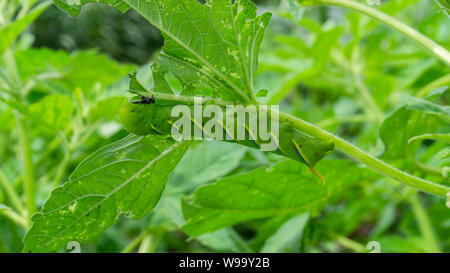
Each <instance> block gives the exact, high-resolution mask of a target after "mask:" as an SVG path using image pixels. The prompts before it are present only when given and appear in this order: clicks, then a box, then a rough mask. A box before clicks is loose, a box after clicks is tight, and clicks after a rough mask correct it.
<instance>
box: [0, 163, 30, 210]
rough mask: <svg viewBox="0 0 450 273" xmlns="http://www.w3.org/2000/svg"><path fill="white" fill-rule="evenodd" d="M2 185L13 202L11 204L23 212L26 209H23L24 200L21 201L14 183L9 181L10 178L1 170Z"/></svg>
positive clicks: (0, 179)
mask: <svg viewBox="0 0 450 273" xmlns="http://www.w3.org/2000/svg"><path fill="white" fill-rule="evenodd" d="M0 186H2V187H3V189H4V190H5V193H6V195H7V196H8V198H9V201H10V202H11V205H12V206H13V207H14V208H15V209H16V210H17V211H18V212H19V213H23V211H24V210H23V206H22V202H20V198H19V196H18V195H17V193H16V191H15V190H14V188H13V186H12V184H11V183H10V182H9V181H8V179H6V176H5V174H4V173H3V171H1V170H0Z"/></svg>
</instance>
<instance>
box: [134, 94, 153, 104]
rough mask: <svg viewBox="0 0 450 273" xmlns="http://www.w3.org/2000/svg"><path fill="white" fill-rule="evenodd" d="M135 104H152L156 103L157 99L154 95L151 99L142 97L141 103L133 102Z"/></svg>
mask: <svg viewBox="0 0 450 273" xmlns="http://www.w3.org/2000/svg"><path fill="white" fill-rule="evenodd" d="M131 103H133V104H152V103H155V97H154V96H153V95H152V97H151V98H149V97H146V96H141V100H139V101H132V102H131Z"/></svg>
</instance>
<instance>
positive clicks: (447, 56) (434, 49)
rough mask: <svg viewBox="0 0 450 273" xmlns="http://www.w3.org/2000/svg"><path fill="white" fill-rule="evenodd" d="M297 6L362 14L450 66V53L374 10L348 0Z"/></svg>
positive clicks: (302, 0) (301, 0) (306, 1)
mask: <svg viewBox="0 0 450 273" xmlns="http://www.w3.org/2000/svg"><path fill="white" fill-rule="evenodd" d="M297 2H298V4H299V5H302V6H314V5H334V6H340V7H345V8H349V9H352V10H355V11H357V12H360V13H362V14H365V15H368V16H370V17H372V18H374V19H375V20H377V21H379V22H382V23H384V24H386V25H388V26H390V27H392V28H393V29H395V30H397V31H398V32H400V33H402V34H404V35H405V36H406V37H408V38H410V39H412V40H413V41H416V42H417V43H419V44H420V45H422V46H423V47H424V48H426V49H427V50H429V51H430V52H431V53H433V54H434V55H435V56H436V57H438V58H439V59H441V60H442V61H443V62H444V63H445V64H447V65H450V52H448V51H447V50H446V49H445V48H444V47H442V46H440V45H439V44H437V43H436V42H434V41H433V40H431V39H430V38H428V37H426V36H425V35H423V34H421V33H420V32H418V31H417V30H415V29H413V28H411V27H410V26H408V25H405V24H404V23H402V22H400V21H398V20H397V19H395V18H393V17H391V16H389V15H387V14H385V13H383V12H381V11H378V10H376V9H374V8H371V7H368V6H367V5H363V4H360V3H357V2H355V1H350V0H297Z"/></svg>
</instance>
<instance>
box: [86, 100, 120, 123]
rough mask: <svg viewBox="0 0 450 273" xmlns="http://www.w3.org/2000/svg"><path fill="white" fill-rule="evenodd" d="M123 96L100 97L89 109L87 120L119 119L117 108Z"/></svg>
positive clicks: (118, 108)
mask: <svg viewBox="0 0 450 273" xmlns="http://www.w3.org/2000/svg"><path fill="white" fill-rule="evenodd" d="M124 100H126V98H125V97H119V96H118V97H109V98H105V99H101V100H99V101H97V102H96V104H95V105H94V106H93V107H92V108H91V109H89V115H88V116H89V120H90V121H91V122H96V121H99V120H102V119H111V120H119V110H120V107H121V106H122V103H123V101H124Z"/></svg>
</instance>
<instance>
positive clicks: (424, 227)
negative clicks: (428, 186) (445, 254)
mask: <svg viewBox="0 0 450 273" xmlns="http://www.w3.org/2000/svg"><path fill="white" fill-rule="evenodd" d="M409 201H410V203H411V206H412V210H413V213H414V216H415V218H416V221H417V224H418V225H419V229H420V231H421V233H422V235H423V239H424V242H425V247H426V251H427V252H431V253H440V252H441V249H440V247H439V243H438V239H437V237H436V234H435V233H434V230H433V226H432V225H431V222H430V218H429V217H428V214H427V212H426V211H425V209H424V207H423V206H422V204H421V202H420V200H419V197H418V194H417V193H414V194H412V195H411V196H410V198H409Z"/></svg>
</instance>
